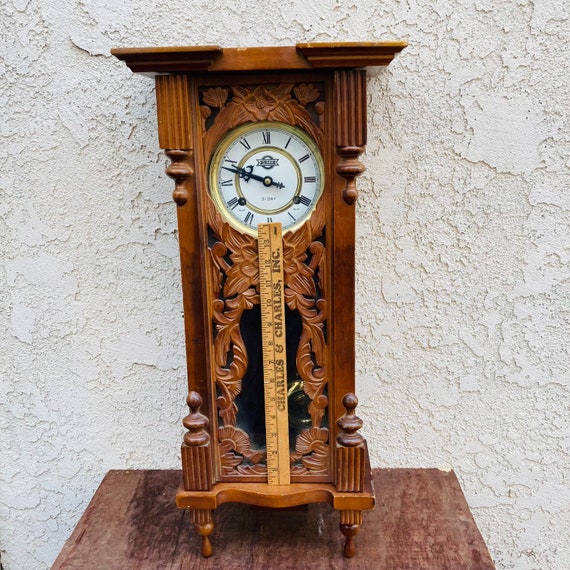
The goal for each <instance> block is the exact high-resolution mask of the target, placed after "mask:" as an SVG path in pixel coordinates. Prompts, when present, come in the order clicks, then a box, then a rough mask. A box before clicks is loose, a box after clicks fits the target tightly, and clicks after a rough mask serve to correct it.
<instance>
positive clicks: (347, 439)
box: [336, 393, 364, 447]
mask: <svg viewBox="0 0 570 570" xmlns="http://www.w3.org/2000/svg"><path fill="white" fill-rule="evenodd" d="M342 405H343V406H344V409H345V410H346V413H345V414H344V416H342V417H341V418H339V419H338V420H337V422H336V425H337V426H338V427H339V428H340V433H339V434H338V435H337V437H336V440H337V442H338V443H339V444H340V445H342V446H343V447H357V446H358V445H361V444H362V443H363V442H364V438H363V437H362V436H361V435H360V434H359V433H356V432H357V431H358V430H359V429H360V428H361V427H362V420H361V419H360V418H359V417H358V416H357V415H356V413H355V411H354V410H355V409H356V406H357V405H358V398H357V397H356V396H355V395H354V394H352V393H348V394H346V395H345V396H344V398H343V399H342Z"/></svg>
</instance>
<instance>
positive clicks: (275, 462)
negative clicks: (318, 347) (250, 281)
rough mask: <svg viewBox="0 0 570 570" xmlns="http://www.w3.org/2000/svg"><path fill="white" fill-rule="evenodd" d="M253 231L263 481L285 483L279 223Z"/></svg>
mask: <svg viewBox="0 0 570 570" xmlns="http://www.w3.org/2000/svg"><path fill="white" fill-rule="evenodd" d="M257 234H258V248H259V294H260V297H261V301H260V302H261V340H262V346H263V386H264V395H265V430H266V434H265V435H266V450H267V481H268V483H269V484H270V485H288V484H289V483H290V482H291V477H290V469H289V422H288V411H287V350H286V344H285V301H284V296H283V289H284V276H283V238H282V234H281V224H280V223H275V222H274V223H268V224H260V225H259V226H258V227H257Z"/></svg>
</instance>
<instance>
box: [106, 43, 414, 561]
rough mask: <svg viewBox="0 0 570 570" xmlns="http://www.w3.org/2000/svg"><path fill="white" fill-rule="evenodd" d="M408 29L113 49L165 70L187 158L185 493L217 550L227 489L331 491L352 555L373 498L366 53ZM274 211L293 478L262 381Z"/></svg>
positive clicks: (182, 224)
mask: <svg viewBox="0 0 570 570" xmlns="http://www.w3.org/2000/svg"><path fill="white" fill-rule="evenodd" d="M404 46H405V44H404V43H402V42H388V43H335V44H298V45H296V46H294V47H268V48H231V49H227V48H221V47H218V46H206V47H177V48H127V49H115V50H113V54H114V55H115V56H116V57H118V58H119V59H121V60H124V61H125V62H126V64H127V65H128V66H129V67H130V68H131V69H132V70H133V71H134V72H139V73H145V74H148V75H151V76H154V77H155V82H156V96H157V111H158V134H159V142H160V146H161V148H163V149H165V152H166V154H167V155H168V157H169V158H170V159H171V161H172V163H171V165H170V166H169V167H168V168H167V174H168V175H169V176H170V177H171V178H173V179H174V181H175V189H174V193H173V198H174V201H175V202H176V204H177V214H178V224H179V239H180V258H181V268H182V284H183V306H184V320H185V334H186V353H187V364H188V386H189V391H188V396H187V404H188V406H189V414H188V415H187V416H186V417H185V418H184V420H183V424H184V426H185V428H186V430H187V432H186V433H185V435H184V441H183V444H182V468H183V481H182V483H181V487H180V490H179V492H178V494H177V497H176V503H177V505H178V506H179V507H180V508H185V509H188V510H189V511H190V515H191V519H192V522H193V523H194V527H195V529H196V531H197V533H198V534H199V535H200V536H201V537H202V544H201V550H202V554H203V555H204V556H210V555H211V554H212V544H211V542H210V538H209V537H210V534H211V533H212V531H213V529H214V511H215V509H216V507H217V506H219V505H220V504H222V503H224V502H231V501H234V502H243V503H249V504H251V505H256V506H261V507H273V508H286V507H291V506H297V505H303V504H308V503H313V502H329V503H330V504H331V505H332V506H333V507H334V508H335V509H336V510H338V511H339V512H340V530H341V532H342V534H343V535H344V536H345V537H346V538H345V544H344V554H345V555H346V556H348V557H351V556H352V555H353V554H354V553H355V543H354V536H355V535H356V534H357V532H358V531H359V529H360V526H361V524H362V519H363V517H362V513H363V511H366V510H369V509H371V508H373V506H374V500H375V498H374V493H373V489H372V486H371V478H370V468H369V464H368V451H367V447H366V442H365V440H364V439H363V437H362V436H361V435H360V434H359V429H360V427H361V426H362V422H361V420H359V418H358V417H357V416H356V412H355V409H356V406H357V403H358V401H357V398H356V396H355V395H354V391H355V378H354V375H355V374H354V353H355V347H354V282H355V278H354V269H355V267H354V248H355V201H356V199H357V195H358V194H357V190H356V183H355V179H356V177H357V176H358V175H359V174H360V173H361V172H363V170H364V167H363V165H362V164H361V163H360V161H359V156H360V154H361V153H362V152H363V150H364V145H365V144H366V106H367V101H366V69H365V68H366V67H367V66H378V65H388V64H389V62H390V61H391V60H392V59H393V57H394V55H395V54H396V53H398V52H399V51H400V50H401V49H403V47H404ZM266 224H272V225H271V227H279V228H280V229H281V234H280V235H281V237H280V238H279V242H278V243H279V244H280V249H279V252H280V253H279V256H280V257H279V259H280V263H281V268H280V271H281V273H280V274H279V275H281V276H282V286H280V288H281V289H282V298H283V300H282V309H283V315H282V317H283V319H282V323H283V324H282V325H280V324H279V323H273V324H272V326H273V329H271V330H272V331H273V334H276V333H279V332H280V330H279V329H277V328H276V327H278V326H282V327H283V334H284V335H285V338H286V342H285V343H284V345H283V355H282V358H280V359H279V362H281V363H282V368H283V370H286V378H285V382H286V387H284V388H283V393H285V392H286V396H284V397H286V402H287V418H286V428H287V429H286V433H285V435H284V436H283V434H282V435H281V436H280V439H279V438H278V439H279V444H280V445H281V448H283V446H285V453H286V457H287V463H288V465H287V466H286V467H287V472H288V473H287V480H286V483H285V484H284V483H283V480H279V481H278V482H277V483H275V481H274V480H273V479H272V474H273V472H274V463H273V462H272V461H273V460H272V454H271V452H270V451H269V450H270V445H269V444H270V442H273V441H274V439H273V438H274V436H275V434H274V433H273V432H272V430H271V429H268V426H269V423H268V422H269V420H268V417H269V416H268V415H267V412H268V407H270V405H271V404H270V403H269V401H268V400H267V398H266V397H265V393H264V375H265V377H266V376H267V362H266V361H264V358H263V351H264V346H265V345H264V343H265V342H267V339H266V338H265V337H264V333H263V332H262V331H263V330H264V329H263V328H262V318H261V307H260V304H261V302H262V300H263V299H262V298H263V293H262V287H260V264H261V262H260V259H264V258H263V257H260V256H262V253H261V251H262V250H261V249H259V246H260V243H258V241H261V240H258V236H259V233H260V232H261V229H262V228H263V227H264V226H265V225H266ZM263 262H264V261H263ZM274 316H275V314H274ZM279 322H281V321H279ZM269 342H271V341H269ZM272 362H273V365H274V366H275V362H276V361H275V360H274V361H272ZM285 365H286V366H285Z"/></svg>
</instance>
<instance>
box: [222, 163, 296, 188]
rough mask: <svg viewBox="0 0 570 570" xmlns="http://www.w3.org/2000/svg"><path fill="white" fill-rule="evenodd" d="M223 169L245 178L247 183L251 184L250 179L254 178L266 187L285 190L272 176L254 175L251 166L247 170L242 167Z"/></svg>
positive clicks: (224, 167) (225, 167)
mask: <svg viewBox="0 0 570 570" xmlns="http://www.w3.org/2000/svg"><path fill="white" fill-rule="evenodd" d="M222 168H223V169H224V170H229V171H230V172H233V173H234V174H239V177H240V178H243V179H244V180H245V181H246V182H249V179H250V178H253V179H254V180H259V181H260V182H263V185H264V186H267V187H269V186H277V188H285V185H284V184H282V183H281V182H275V180H273V178H271V176H259V175H258V174H253V172H252V170H253V166H251V165H249V166H247V167H245V168H242V167H240V166H234V167H231V168H230V167H228V166H222Z"/></svg>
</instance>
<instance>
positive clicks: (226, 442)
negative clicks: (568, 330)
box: [218, 426, 249, 455]
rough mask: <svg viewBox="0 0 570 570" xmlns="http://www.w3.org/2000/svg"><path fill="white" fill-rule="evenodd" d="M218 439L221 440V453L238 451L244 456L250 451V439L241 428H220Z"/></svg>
mask: <svg viewBox="0 0 570 570" xmlns="http://www.w3.org/2000/svg"><path fill="white" fill-rule="evenodd" d="M218 439H219V440H220V453H228V452H229V451H236V452H237V453H241V454H242V455H243V454H244V453H247V452H248V451H249V437H248V435H247V434H246V433H245V432H244V431H243V430H241V429H239V428H236V427H233V426H225V427H222V428H220V429H219V430H218Z"/></svg>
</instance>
